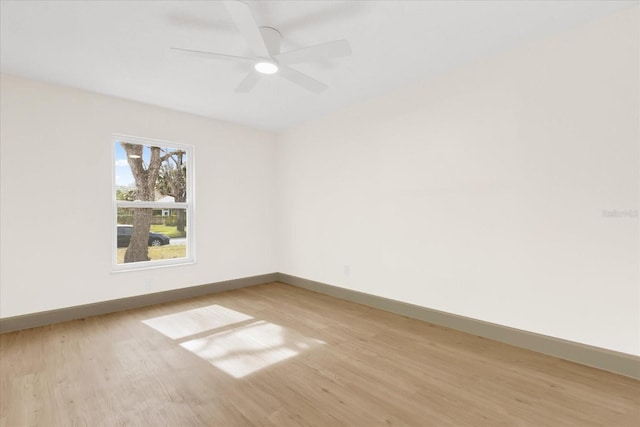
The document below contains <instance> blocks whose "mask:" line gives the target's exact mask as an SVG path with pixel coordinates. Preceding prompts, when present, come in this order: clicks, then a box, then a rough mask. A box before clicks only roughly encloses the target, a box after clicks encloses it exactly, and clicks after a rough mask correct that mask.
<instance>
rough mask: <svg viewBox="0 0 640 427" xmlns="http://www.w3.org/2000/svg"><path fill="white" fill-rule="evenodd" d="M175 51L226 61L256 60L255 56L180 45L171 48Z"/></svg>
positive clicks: (245, 62)
mask: <svg viewBox="0 0 640 427" xmlns="http://www.w3.org/2000/svg"><path fill="white" fill-rule="evenodd" d="M170 49H171V50H172V51H173V52H176V53H181V54H184V55H189V56H199V57H201V58H207V59H222V60H226V61H234V62H240V63H243V64H253V63H254V62H255V60H254V59H253V58H245V57H243V56H233V55H224V54H222V53H213V52H204V51H201V50H191V49H182V48H179V47H172V48H170Z"/></svg>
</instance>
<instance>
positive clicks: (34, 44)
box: [0, 0, 638, 130]
mask: <svg viewBox="0 0 640 427" xmlns="http://www.w3.org/2000/svg"><path fill="white" fill-rule="evenodd" d="M247 3H249V4H250V6H251V8H252V10H253V14H254V16H255V18H256V20H257V21H258V24H259V25H266V26H271V27H275V28H277V29H278V30H279V31H280V32H281V33H282V35H283V40H282V51H287V50H292V49H297V48H300V47H304V46H307V45H312V44H318V43H323V42H327V41H332V40H337V39H343V38H344V39H347V40H348V41H349V42H350V44H351V47H352V50H353V55H352V56H351V57H347V58H336V59H332V60H326V61H323V62H316V63H308V64H301V65H296V66H294V68H297V69H298V70H299V71H303V72H305V73H307V74H309V75H311V76H313V77H314V78H316V79H318V80H320V81H323V82H325V83H327V84H328V85H329V89H328V90H327V91H326V92H324V93H322V94H320V95H314V94H311V93H307V92H306V91H305V90H304V89H301V88H299V87H297V86H294V85H293V84H291V83H290V82H288V81H286V80H284V79H281V78H277V77H274V76H268V78H265V79H263V80H262V81H260V82H259V83H258V86H257V87H256V88H255V89H254V90H253V91H252V92H251V93H249V94H238V93H235V92H234V88H235V87H236V85H237V84H238V83H239V82H240V81H241V80H242V78H243V77H244V76H245V75H246V73H247V72H248V71H249V70H248V69H247V68H250V65H249V66H247V65H239V64H234V63H230V62H222V61H220V62H218V61H213V60H208V59H202V58H193V57H186V56H183V55H177V54H172V53H171V52H170V51H169V47H171V46H174V47H182V48H187V49H194V50H205V51H212V52H220V53H228V54H231V55H240V56H243V55H248V54H249V52H248V51H247V47H246V43H245V40H244V39H243V38H242V36H241V35H240V33H239V32H238V31H237V29H236V28H235V26H234V24H233V23H232V22H231V19H230V17H229V15H228V13H227V11H226V9H225V7H224V5H223V3H221V2H218V1H210V2H206V1H100V2H98V1H52V0H47V1H5V0H2V2H1V3H0V5H1V9H0V16H1V26H0V30H1V38H0V43H1V44H0V49H1V50H0V65H1V70H2V72H4V73H9V74H15V75H21V76H26V77H30V78H33V79H38V80H45V81H49V82H53V83H59V84H63V85H67V86H72V87H77V88H81V89H86V90H90V91H94V92H98V93H103V94H108V95H113V96H117V97H122V98H127V99H132V100H136V101H141V102H145V103H149V104H154V105H159V106H163V107H167V108H171V109H175V110H180V111H185V112H189V113H194V114H198V115H202V116H207V117H213V118H216V119H221V120H226V121H230V122H235V123H239V124H243V125H247V126H251V127H256V128H262V129H268V130H282V129H286V128H288V127H291V126H294V125H296V124H298V123H301V122H304V121H306V120H310V119H312V118H314V117H318V116H322V115H325V114H327V113H329V112H331V111H335V110H338V109H341V108H344V107H346V106H347V105H349V104H351V103H353V102H357V101H358V100H361V99H364V98H368V97H371V96H374V95H377V94H380V93H383V92H385V91H388V90H392V89H394V88H399V87H401V86H403V85H406V84H410V83H413V82H416V81H418V80H421V79H427V78H430V77H432V76H435V75H437V74H440V73H443V72H446V71H448V70H452V69H454V68H456V67H459V66H461V65H464V64H465V63H469V62H472V61H475V60H478V59H479V58H481V57H483V56H487V55H491V54H494V53H496V52H499V51H503V50H507V49H511V48H513V47H515V46H517V45H519V44H523V43H527V42H529V41H532V40H535V39H540V38H543V37H546V36H549V35H550V34H552V33H555V32H558V31H563V30H565V29H568V28H571V27H575V26H577V25H580V24H582V23H585V22H588V21H591V20H594V19H597V18H598V17H600V16H604V15H607V14H611V13H614V12H616V11H617V10H619V9H622V8H625V7H629V6H632V5H634V4H638V2H637V1H611V0H609V1H566V0H563V1H506V0H505V1H415V0H414V1H300V0H297V1H251V2H247Z"/></svg>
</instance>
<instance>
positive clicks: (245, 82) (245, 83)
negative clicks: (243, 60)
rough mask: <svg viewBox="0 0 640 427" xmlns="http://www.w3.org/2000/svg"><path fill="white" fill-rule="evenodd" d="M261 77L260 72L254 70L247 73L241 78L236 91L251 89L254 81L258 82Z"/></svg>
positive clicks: (245, 91) (244, 91) (254, 83)
mask: <svg viewBox="0 0 640 427" xmlns="http://www.w3.org/2000/svg"><path fill="white" fill-rule="evenodd" d="M261 78H262V74H260V73H258V72H255V71H253V72H251V73H249V74H247V77H245V78H244V79H242V81H241V82H240V84H239V85H238V86H237V87H236V92H238V93H247V92H249V91H250V90H251V89H253V88H254V87H255V85H256V83H258V82H259V81H260V79H261Z"/></svg>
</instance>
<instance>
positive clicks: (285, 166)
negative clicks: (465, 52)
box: [278, 7, 640, 355]
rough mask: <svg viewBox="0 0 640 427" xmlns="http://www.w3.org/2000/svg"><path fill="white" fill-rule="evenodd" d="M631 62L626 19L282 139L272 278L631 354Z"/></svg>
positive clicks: (634, 247)
mask: <svg viewBox="0 0 640 427" xmlns="http://www.w3.org/2000/svg"><path fill="white" fill-rule="evenodd" d="M638 57H639V42H638V8H637V7H636V8H632V9H629V10H627V11H625V12H624V13H621V14H618V15H616V16H613V17H609V18H607V19H605V20H601V21H599V22H597V23H592V24H589V25H588V26H585V27H582V28H579V29H576V30H573V31H571V32H567V33H564V34H561V35H559V36H556V37H554V38H553V39H548V40H544V41H542V42H539V43H536V44H532V45H529V46H527V47H525V48H522V49H518V50H516V51H513V52H510V53H507V54H504V55H501V56H497V57H493V58H490V59H489V60H486V61H483V62H481V63H476V64H473V65H471V66H468V67H466V68H464V69H461V70H459V71H457V72H455V73H452V74H448V75H446V76H442V77H441V78H439V79H437V80H432V81H429V82H424V83H423V84H420V85H416V86H413V87H409V88H406V89H404V90H402V91H399V92H395V93H393V94H389V95H387V96H384V97H381V98H377V99H373V100H369V101H367V102H363V103H361V104H359V105H356V106H354V107H353V108H349V109H348V110H345V111H342V112H339V113H336V114H333V115H331V116H328V117H326V118H323V119H319V120H316V121H314V122H311V123H308V124H305V125H302V126H300V127H298V128H296V129H293V130H290V131H287V132H285V133H283V134H282V135H281V136H280V137H279V140H278V192H279V196H278V197H279V202H278V203H279V204H278V206H279V226H278V227H279V230H278V235H279V238H280V240H279V254H280V259H279V268H278V270H279V271H281V272H283V273H287V274H292V275H296V276H300V277H304V278H307V279H312V280H317V281H321V282H325V283H329V284H333V285H337V286H341V287H344V288H348V289H354V290H358V291H363V292H367V293H371V294H375V295H379V296H383V297H388V298H392V299H396V300H400V301H405V302H409V303H413V304H418V305H421V306H426V307H430V308H434V309H438V310H444V311H447V312H450V313H455V314H459V315H464V316H469V317H473V318H476V319H481V320H485V321H489V322H495V323H499V324H502V325H507V326H511V327H516V328H521V329H525V330H528V331H533V332H537V333H542V334H547V335H551V336H555V337H559V338H564V339H568V340H572V341H577V342H581V343H586V344H590V345H595V346H600V347H604V348H608V349H612V350H617V351H621V352H626V353H630V354H636V355H640V289H639V288H640V279H639V259H640V257H639V252H638V236H639V232H638V218H637V217H636V218H606V217H603V210H611V209H619V210H624V209H638V197H639V186H638V183H639V174H638V171H639V158H638V144H639V141H640V135H639V122H638V114H639V109H638V103H639V89H638V79H639V67H638ZM347 266H348V267H347ZM349 270H350V271H349Z"/></svg>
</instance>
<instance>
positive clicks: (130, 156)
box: [120, 142, 164, 263]
mask: <svg viewBox="0 0 640 427" xmlns="http://www.w3.org/2000/svg"><path fill="white" fill-rule="evenodd" d="M120 145H122V148H124V150H125V152H126V153H127V162H128V163H129V167H130V168H131V173H132V174H133V178H134V179H135V181H136V198H137V200H141V201H153V197H154V191H153V190H154V188H155V185H156V180H157V179H158V173H159V172H160V165H161V164H162V162H163V161H164V158H162V157H161V156H160V147H149V149H150V151H151V153H150V156H149V157H150V158H149V165H148V166H147V167H146V168H145V165H144V162H143V159H142V155H143V151H144V149H143V146H142V145H140V144H129V143H126V142H122V143H120ZM152 216H153V209H149V208H134V209H133V234H132V235H131V241H130V242H129V247H128V248H127V251H126V252H125V254H124V262H125V263H127V262H140V261H149V230H150V229H151V218H152Z"/></svg>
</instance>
